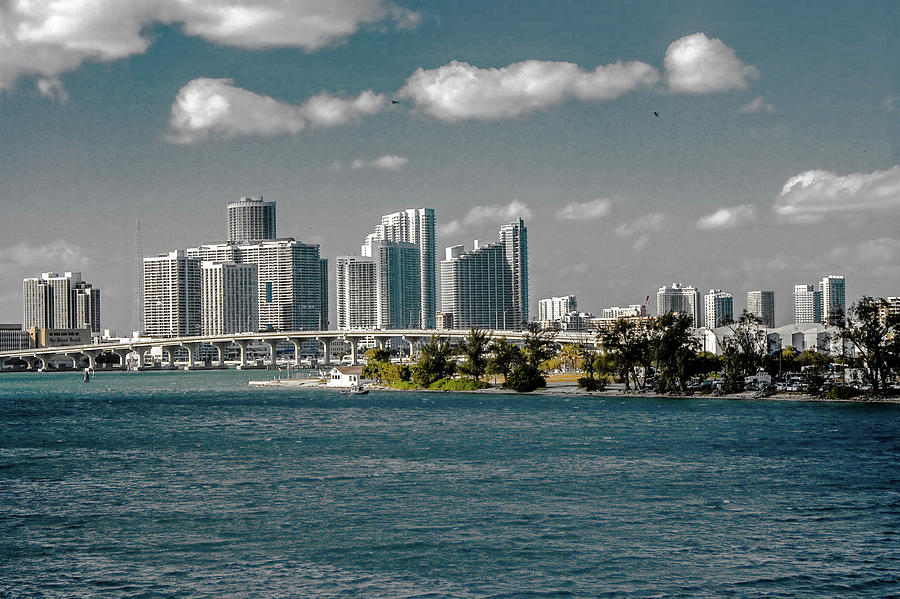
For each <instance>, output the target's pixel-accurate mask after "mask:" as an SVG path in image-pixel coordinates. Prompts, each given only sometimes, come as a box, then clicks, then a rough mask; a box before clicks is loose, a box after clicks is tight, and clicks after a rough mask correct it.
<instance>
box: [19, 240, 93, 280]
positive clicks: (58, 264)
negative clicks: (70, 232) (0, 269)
mask: <svg viewBox="0 0 900 599" xmlns="http://www.w3.org/2000/svg"><path fill="white" fill-rule="evenodd" d="M3 256H4V266H5V267H6V268H7V269H10V267H12V269H21V270H27V271H33V272H34V273H35V274H33V275H30V276H37V275H38V274H39V273H40V272H48V271H56V272H63V271H67V270H79V269H82V268H86V267H88V266H90V265H91V258H90V257H89V256H88V255H87V253H86V252H85V251H84V250H82V249H81V247H79V246H78V245H75V244H72V243H69V242H67V241H65V240H62V239H57V240H55V241H51V242H49V243H45V244H43V245H32V244H29V243H17V244H16V245H13V246H11V247H8V248H6V249H5V250H3ZM10 270H11V269H10Z"/></svg>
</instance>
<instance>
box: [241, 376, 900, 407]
mask: <svg viewBox="0 0 900 599" xmlns="http://www.w3.org/2000/svg"><path fill="white" fill-rule="evenodd" d="M249 384H250V386H251V387H274V388H304V389H319V390H332V391H338V392H339V391H342V390H343V389H344V387H328V386H327V385H326V384H325V383H323V382H322V381H321V379H318V378H307V379H279V380H271V381H250V383H249ZM365 388H366V389H368V390H369V391H372V392H385V391H392V392H396V393H471V394H493V395H521V396H527V395H539V396H550V397H578V398H585V399H589V398H613V399H627V398H634V399H714V400H725V401H735V400H740V401H747V400H751V401H752V400H756V401H784V402H815V403H858V404H900V397H879V398H873V397H866V396H859V397H852V398H848V399H827V398H824V397H816V396H814V395H809V394H807V393H776V394H775V395H770V396H768V397H756V393H755V392H752V391H745V392H742V393H732V394H728V395H712V394H710V395H699V394H698V395H670V394H662V393H655V392H653V391H635V390H628V391H626V390H625V389H623V388H617V387H612V388H607V389H604V390H603V391H583V390H581V389H579V388H578V385H577V384H571V383H567V382H558V381H556V382H555V381H547V387H545V388H544V389H538V390H536V391H530V392H526V393H519V392H517V391H511V390H509V389H505V388H503V387H489V388H487V389H475V390H469V391H445V390H441V389H397V388H394V387H391V386H388V385H384V384H379V383H369V384H366V385H365Z"/></svg>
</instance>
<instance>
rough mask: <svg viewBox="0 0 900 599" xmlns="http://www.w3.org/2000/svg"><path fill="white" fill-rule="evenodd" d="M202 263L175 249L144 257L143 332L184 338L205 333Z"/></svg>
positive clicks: (153, 335)
mask: <svg viewBox="0 0 900 599" xmlns="http://www.w3.org/2000/svg"><path fill="white" fill-rule="evenodd" d="M200 292H201V278H200V260H199V259H197V258H193V257H189V256H186V255H185V252H184V250H175V251H173V252H168V253H165V254H160V255H159V256H155V257H152V258H144V332H145V333H146V334H147V335H149V336H150V337H184V336H189V335H199V334H200V333H201V332H202V328H203V322H202V317H201V299H200V297H201V296H200Z"/></svg>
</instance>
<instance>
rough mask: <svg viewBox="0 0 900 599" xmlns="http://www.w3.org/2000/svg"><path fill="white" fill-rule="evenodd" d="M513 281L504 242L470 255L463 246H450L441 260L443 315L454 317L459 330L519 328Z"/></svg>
mask: <svg viewBox="0 0 900 599" xmlns="http://www.w3.org/2000/svg"><path fill="white" fill-rule="evenodd" d="M476 243H477V242H476ZM511 278H512V276H511V273H510V271H509V265H508V263H507V261H506V256H505V255H504V252H503V244H502V243H500V242H495V243H490V244H488V245H482V246H478V245H476V247H475V249H473V250H471V251H468V252H467V251H465V249H464V248H463V246H461V245H456V246H453V247H449V248H447V250H446V260H443V261H441V312H443V313H444V314H452V319H453V326H454V328H457V329H468V328H471V327H477V328H490V329H519V328H521V324H522V323H521V321H519V320H518V319H516V318H515V315H514V310H513V303H512V284H511V281H510V279H511Z"/></svg>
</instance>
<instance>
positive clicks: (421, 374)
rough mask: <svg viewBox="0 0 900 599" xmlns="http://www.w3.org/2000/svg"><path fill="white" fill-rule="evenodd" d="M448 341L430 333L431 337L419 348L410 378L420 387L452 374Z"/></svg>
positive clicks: (427, 385)
mask: <svg viewBox="0 0 900 599" xmlns="http://www.w3.org/2000/svg"><path fill="white" fill-rule="evenodd" d="M452 355H453V350H452V348H451V347H450V343H449V342H448V341H447V340H445V339H441V338H439V337H437V336H436V335H432V336H431V339H430V340H429V341H428V342H427V343H425V344H423V345H422V346H421V347H420V348H419V359H418V362H416V365H415V367H413V369H412V380H413V382H415V383H416V384H417V385H419V386H420V387H425V388H428V387H430V386H431V384H432V383H434V382H435V381H438V380H440V379H443V378H449V377H451V376H453V371H454V370H455V366H456V365H455V363H454V362H453V359H452Z"/></svg>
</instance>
